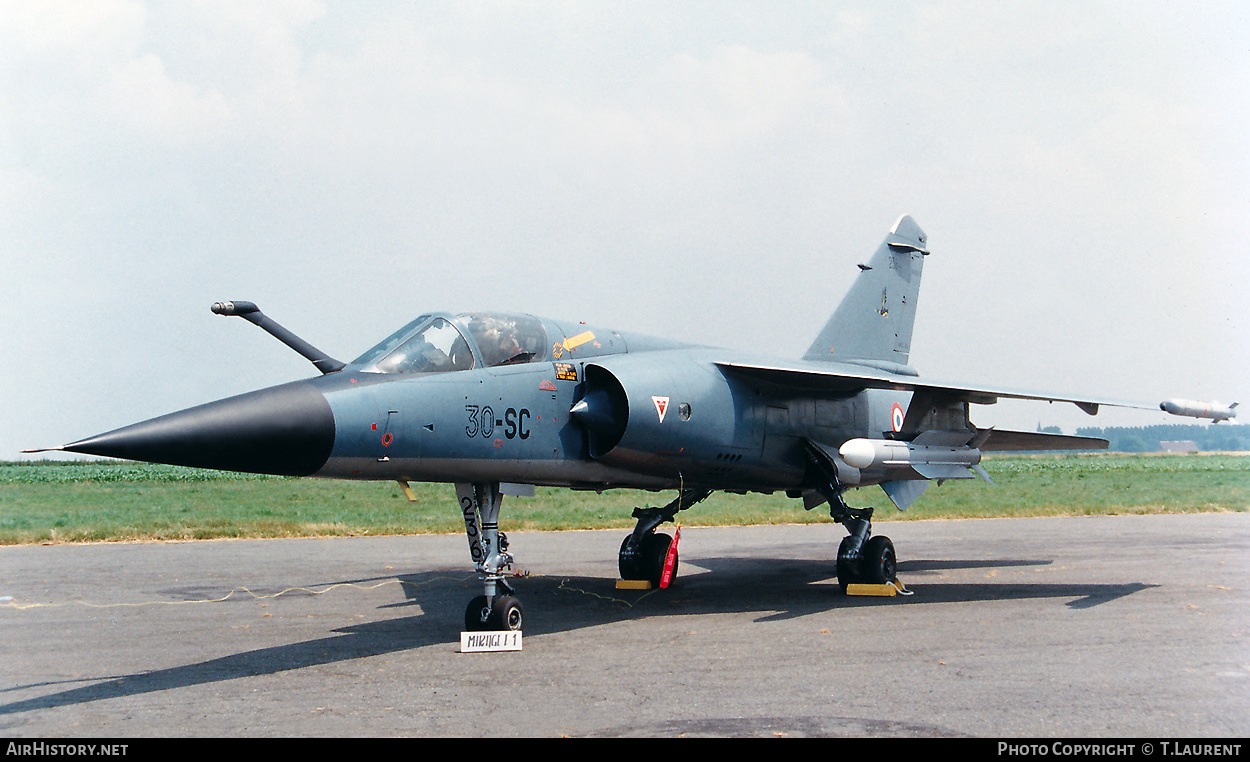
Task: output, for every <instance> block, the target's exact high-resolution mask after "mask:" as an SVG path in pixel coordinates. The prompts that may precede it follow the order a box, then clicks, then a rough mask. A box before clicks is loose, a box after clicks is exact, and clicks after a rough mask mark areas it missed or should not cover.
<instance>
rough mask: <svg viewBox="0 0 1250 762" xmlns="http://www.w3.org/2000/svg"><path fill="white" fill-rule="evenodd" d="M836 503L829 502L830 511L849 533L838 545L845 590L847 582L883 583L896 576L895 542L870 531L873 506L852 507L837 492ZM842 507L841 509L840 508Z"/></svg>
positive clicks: (840, 576) (840, 582)
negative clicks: (871, 535) (874, 534)
mask: <svg viewBox="0 0 1250 762" xmlns="http://www.w3.org/2000/svg"><path fill="white" fill-rule="evenodd" d="M838 504H840V505H835V504H830V507H829V515H830V516H832V517H833V520H834V521H836V522H838V523H839V524H842V525H843V526H845V527H846V530H847V531H848V532H850V534H849V535H848V536H846V537H844V538H842V543H841V544H840V545H839V546H838V586H839V587H841V588H842V592H844V593H845V592H846V586H847V585H850V584H870V585H884V584H887V583H889V582H893V581H894V580H895V579H896V571H897V567H898V561H897V559H896V557H895V555H894V543H892V542H890V538H889V537H886V536H885V535H877V536H876V537H870V536H869V535H870V534H872V509H871V508H863V509H855V508H851V507H850V506H848V505H847V504H846V503H845V502H843V500H842V499H841V495H839V496H838ZM839 508H841V509H843V510H841V511H839V510H838V509H839Z"/></svg>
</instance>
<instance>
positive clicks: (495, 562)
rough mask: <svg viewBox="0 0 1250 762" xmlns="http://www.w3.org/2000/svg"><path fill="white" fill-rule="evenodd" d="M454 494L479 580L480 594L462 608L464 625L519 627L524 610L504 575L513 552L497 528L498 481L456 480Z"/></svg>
mask: <svg viewBox="0 0 1250 762" xmlns="http://www.w3.org/2000/svg"><path fill="white" fill-rule="evenodd" d="M456 497H457V498H459V500H460V511H461V513H463V514H464V531H465V534H466V535H468V538H469V555H471V556H472V557H473V561H474V563H475V564H476V565H477V574H478V578H479V579H480V580H482V595H479V596H477V597H476V598H474V599H473V600H471V601H469V606H468V608H466V609H465V610H464V629H465V630H466V631H467V632H478V631H483V630H492V631H493V630H520V629H521V627H522V625H523V624H524V623H525V610H524V609H523V608H522V607H521V602H520V601H519V600H518V599H517V597H516V591H515V590H513V589H512V586H511V585H509V584H508V582H507V580H505V579H504V570H505V569H511V568H512V556H511V555H510V554H509V553H508V552H507V550H508V537H507V535H505V534H504V533H503V532H500V531H499V509H500V508H501V507H502V505H503V494H502V493H501V492H500V491H499V484H498V483H496V482H491V483H482V484H457V485H456ZM501 591H502V592H501Z"/></svg>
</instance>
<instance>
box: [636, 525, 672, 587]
mask: <svg viewBox="0 0 1250 762" xmlns="http://www.w3.org/2000/svg"><path fill="white" fill-rule="evenodd" d="M672 544H673V538H672V537H671V536H670V535H666V534H653V535H649V536H648V537H647V539H645V540H643V541H642V564H641V567H642V568H641V571H642V573H643V575H645V577H644V578H645V579H649V580H651V584H652V585H654V586H655V587H659V586H660V578H661V577H663V576H664V562H665V560H667V559H668V549H669V547H670V546H672ZM675 579H677V556H676V555H674V556H673V574H672V576H671V577H669V580H668V582H669V584H670V585H671V584H672V583H673V580H675Z"/></svg>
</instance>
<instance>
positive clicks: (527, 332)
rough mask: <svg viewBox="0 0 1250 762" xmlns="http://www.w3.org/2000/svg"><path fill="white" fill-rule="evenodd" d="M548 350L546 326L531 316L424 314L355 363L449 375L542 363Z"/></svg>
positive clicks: (381, 370)
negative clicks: (473, 370) (457, 371)
mask: <svg viewBox="0 0 1250 762" xmlns="http://www.w3.org/2000/svg"><path fill="white" fill-rule="evenodd" d="M547 346H548V345H547V331H546V330H545V329H544V328H543V324H542V321H541V320H539V319H537V318H534V317H531V316H529V315H512V314H504V313H498V312H464V313H461V314H459V315H455V316H452V315H449V314H436V315H422V316H421V317H419V318H417V319H416V320H414V321H412V322H411V323H409V324H408V325H406V326H404V327H403V328H401V329H399V330H398V331H396V332H395V333H393V334H391V335H390V336H389V337H387V339H386V340H385V341H383V342H382V343H381V344H378V345H377V346H375V347H374V348H373V349H370V350H369V351H368V352H365V353H364V354H363V355H361V356H360V357H358V358H357V359H356V360H355V362H353V363H352V364H353V365H358V366H361V370H363V371H364V372H367V373H448V372H451V371H456V370H469V369H470V368H479V367H488V368H489V367H494V366H497V365H518V364H522V363H530V362H538V361H540V360H543V359H545V357H546V355H547Z"/></svg>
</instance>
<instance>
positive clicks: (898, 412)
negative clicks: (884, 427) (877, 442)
mask: <svg viewBox="0 0 1250 762" xmlns="http://www.w3.org/2000/svg"><path fill="white" fill-rule="evenodd" d="M890 424H891V425H893V426H894V430H895V431H902V430H903V406H902V405H900V404H898V403H897V402H895V403H894V405H893V407H891V408H890Z"/></svg>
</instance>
